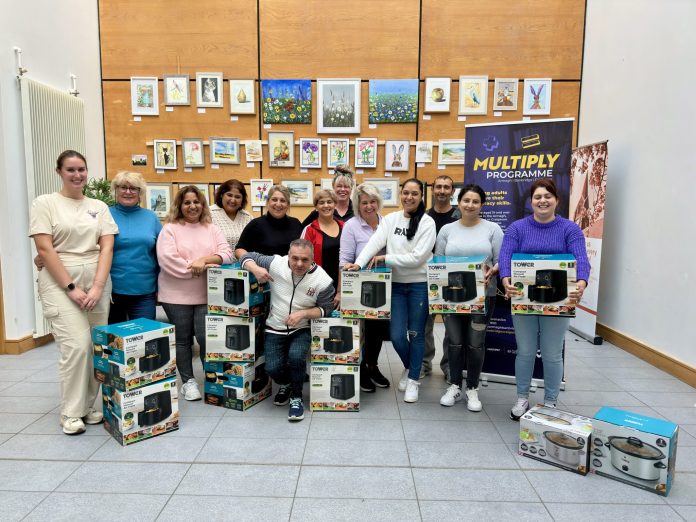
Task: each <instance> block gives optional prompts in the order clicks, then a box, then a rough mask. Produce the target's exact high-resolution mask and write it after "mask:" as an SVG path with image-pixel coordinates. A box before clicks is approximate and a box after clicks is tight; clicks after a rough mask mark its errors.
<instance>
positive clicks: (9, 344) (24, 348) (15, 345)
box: [0, 334, 53, 355]
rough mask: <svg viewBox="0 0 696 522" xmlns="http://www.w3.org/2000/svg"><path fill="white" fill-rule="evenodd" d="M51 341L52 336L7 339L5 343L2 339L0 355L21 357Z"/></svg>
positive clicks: (0, 340)
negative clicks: (22, 354)
mask: <svg viewBox="0 0 696 522" xmlns="http://www.w3.org/2000/svg"><path fill="white" fill-rule="evenodd" d="M51 341H53V336H52V335H51V334H48V335H44V336H42V337H36V338H34V337H33V336H31V335H27V336H26V337H23V338H21V339H5V340H4V341H3V340H2V339H0V354H6V355H19V354H20V353H24V352H28V351H29V350H33V349H34V348H38V347H39V346H43V345H44V344H48V343H50V342H51Z"/></svg>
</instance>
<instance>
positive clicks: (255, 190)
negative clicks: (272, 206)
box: [249, 179, 273, 207]
mask: <svg viewBox="0 0 696 522" xmlns="http://www.w3.org/2000/svg"><path fill="white" fill-rule="evenodd" d="M272 186H273V180H272V179H250V180H249V192H250V194H249V202H250V203H251V206H252V207H263V206H264V205H265V204H266V201H268V191H269V190H270V188H271V187H272Z"/></svg>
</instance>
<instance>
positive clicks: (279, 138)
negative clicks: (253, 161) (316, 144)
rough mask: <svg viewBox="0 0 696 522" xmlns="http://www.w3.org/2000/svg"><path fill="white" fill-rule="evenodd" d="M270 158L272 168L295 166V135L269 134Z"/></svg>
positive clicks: (286, 133) (286, 132)
mask: <svg viewBox="0 0 696 522" xmlns="http://www.w3.org/2000/svg"><path fill="white" fill-rule="evenodd" d="M268 158H269V166H271V167H294V166H295V133H294V132H288V131H284V132H272V131H271V132H269V133H268Z"/></svg>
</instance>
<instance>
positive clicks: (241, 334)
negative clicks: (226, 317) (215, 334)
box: [225, 324, 251, 352]
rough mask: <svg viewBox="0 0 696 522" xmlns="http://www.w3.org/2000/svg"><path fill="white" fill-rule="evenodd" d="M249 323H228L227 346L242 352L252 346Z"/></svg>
mask: <svg viewBox="0 0 696 522" xmlns="http://www.w3.org/2000/svg"><path fill="white" fill-rule="evenodd" d="M250 345H251V344H250V339H249V325H246V324H228V325H227V328H226V329H225V346H226V347H227V348H228V349H230V350H235V351H237V352H241V351H242V350H246V349H247V348H249V346H250Z"/></svg>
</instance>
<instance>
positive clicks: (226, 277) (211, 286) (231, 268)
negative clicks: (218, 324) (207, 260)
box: [208, 263, 268, 317]
mask: <svg viewBox="0 0 696 522" xmlns="http://www.w3.org/2000/svg"><path fill="white" fill-rule="evenodd" d="M266 290H268V287H267V285H262V284H259V283H258V282H257V281H256V277H254V274H252V273H251V272H249V271H248V270H242V268H241V266H240V264H239V263H235V264H233V265H221V266H219V267H214V268H209V269H208V313H209V314H215V315H232V316H236V317H254V316H257V315H263V314H264V313H265V312H266V306H265V298H264V291H266Z"/></svg>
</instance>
